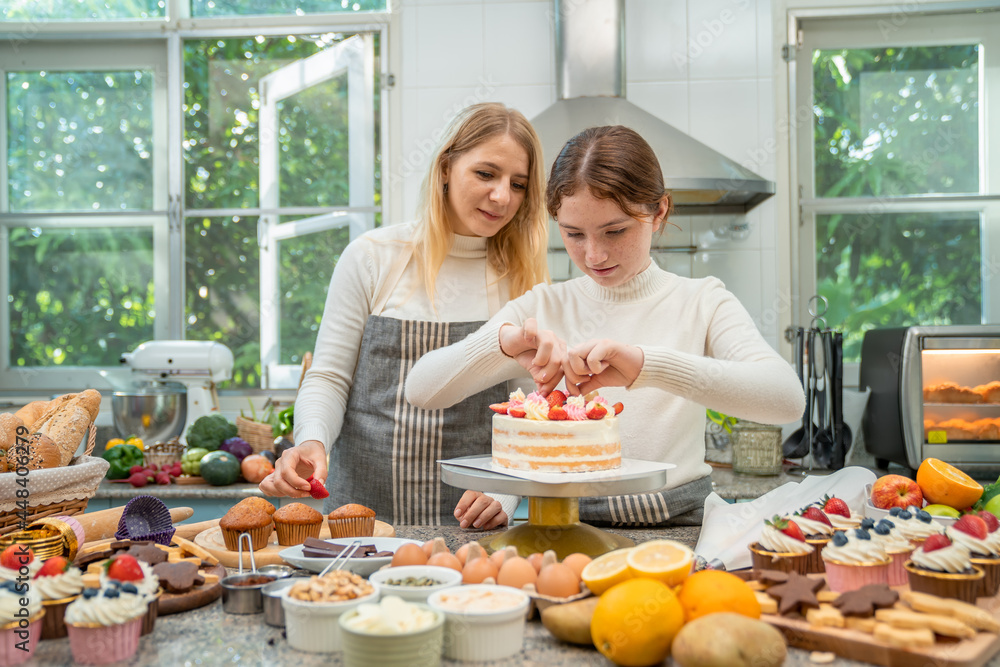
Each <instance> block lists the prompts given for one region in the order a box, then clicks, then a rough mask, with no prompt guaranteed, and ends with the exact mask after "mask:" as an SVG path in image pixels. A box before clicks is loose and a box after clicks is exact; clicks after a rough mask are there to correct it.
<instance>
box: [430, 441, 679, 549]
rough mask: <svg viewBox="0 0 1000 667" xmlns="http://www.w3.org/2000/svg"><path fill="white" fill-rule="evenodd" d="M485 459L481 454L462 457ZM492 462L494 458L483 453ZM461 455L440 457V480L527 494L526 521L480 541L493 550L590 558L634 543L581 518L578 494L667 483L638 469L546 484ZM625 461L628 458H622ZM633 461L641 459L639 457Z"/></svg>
mask: <svg viewBox="0 0 1000 667" xmlns="http://www.w3.org/2000/svg"><path fill="white" fill-rule="evenodd" d="M464 458H465V459H469V460H470V461H471V460H481V459H482V458H483V457H481V456H471V457H464ZM485 458H486V460H489V458H490V457H485ZM461 460H462V459H452V460H451V461H447V462H445V461H442V463H441V479H442V481H444V483H445V484H449V485H451V486H457V487H459V488H462V489H475V490H476V491H482V492H490V493H508V494H511V495H519V496H527V498H528V523H525V524H521V525H518V526H514V527H512V528H510V529H508V530H506V531H504V532H503V533H500V534H498V535H490V536H488V537H484V538H482V539H480V540H479V543H480V544H481V545H483V547H485V548H486V550H487V551H488V552H490V553H492V552H494V551H499V550H500V549H503V548H504V547H507V546H514V547H517V550H518V553H519V554H521V555H524V556H526V555H528V554H532V553H537V552H541V551H547V550H549V549H552V550H553V551H555V552H556V555H557V556H558V557H559V559H560V560H561V559H563V558H565V557H566V556H568V555H569V554H571V553H577V552H579V553H584V554H587V555H588V556H591V557H596V556H600V555H601V554H604V553H607V552H609V551H614V550H615V549H621V548H623V547H631V546H634V545H635V542H633V541H632V540H630V539H628V538H626V537H622V536H621V535H615V534H613V533H609V532H607V531H604V530H601V529H600V528H596V527H594V526H590V525H587V524H585V523H581V522H580V498H586V497H591V496H619V495H627V494H632V493H646V492H649V491H655V490H656V489H662V488H663V487H664V486H666V485H667V471H666V470H664V469H656V470H636V471H632V472H629V473H626V474H622V475H620V476H618V477H615V478H613V479H596V480H587V481H572V480H573V477H576V476H577V475H575V474H573V473H567V474H566V477H567V478H568V480H569V481H566V482H543V481H536V480H529V479H522V478H519V477H512V476H510V475H505V474H503V473H499V472H493V471H490V470H483V469H481V468H476V467H467V466H464V465H462V464H461V463H458V462H459V461H461ZM622 462H623V464H625V463H626V462H628V460H627V459H623V461H622ZM633 463H640V462H638V461H636V462H633Z"/></svg>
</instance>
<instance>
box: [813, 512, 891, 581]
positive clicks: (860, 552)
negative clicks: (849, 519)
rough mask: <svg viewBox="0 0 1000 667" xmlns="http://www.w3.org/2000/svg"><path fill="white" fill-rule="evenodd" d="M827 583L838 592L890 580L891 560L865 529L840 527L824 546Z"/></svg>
mask: <svg viewBox="0 0 1000 667" xmlns="http://www.w3.org/2000/svg"><path fill="white" fill-rule="evenodd" d="M822 555H823V564H824V565H825V566H826V584H827V586H829V587H830V590H832V591H834V592H836V593H844V592H847V591H854V590H857V589H859V588H861V587H862V586H867V585H868V584H884V583H886V582H888V580H889V564H890V563H891V562H892V559H891V558H889V555H888V554H886V552H885V549H884V548H883V547H882V546H881V545H880V544H878V543H876V542H875V541H874V540H873V539H872V536H871V533H869V532H868V531H867V530H865V529H864V528H855V529H854V530H850V531H843V530H838V531H837V532H835V533H834V534H833V538H832V539H831V540H830V544H828V545H826V547H825V548H824V549H823V554H822Z"/></svg>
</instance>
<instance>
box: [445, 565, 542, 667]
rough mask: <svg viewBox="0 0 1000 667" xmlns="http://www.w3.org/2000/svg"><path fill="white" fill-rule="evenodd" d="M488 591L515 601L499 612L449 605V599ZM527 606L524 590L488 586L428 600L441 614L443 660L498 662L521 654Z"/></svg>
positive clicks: (528, 600)
mask: <svg viewBox="0 0 1000 667" xmlns="http://www.w3.org/2000/svg"><path fill="white" fill-rule="evenodd" d="M490 592H493V593H496V594H498V595H503V596H508V595H509V596H512V597H514V598H516V599H517V602H516V603H515V604H513V605H510V606H506V607H503V608H500V609H478V608H469V609H462V610H457V609H455V608H454V606H453V605H451V604H448V600H455V599H462V598H469V597H476V596H479V595H482V594H483V593H490ZM530 603H531V598H529V597H528V594H527V593H525V592H524V591H520V590H518V589H516V588H511V587H509V586H496V585H490V584H474V585H468V586H459V587H457V588H449V589H445V590H443V591H438V592H436V593H434V594H432V595H431V596H430V597H429V598H427V605H428V606H429V607H430V608H431V609H433V610H435V611H440V612H442V613H443V614H444V617H445V622H444V657H446V658H449V659H451V660H476V661H483V660H500V659H502V658H507V657H510V656H512V655H516V654H518V653H520V652H521V648H522V647H523V645H524V623H525V620H526V619H527V614H528V607H529V606H530Z"/></svg>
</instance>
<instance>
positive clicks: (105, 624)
mask: <svg viewBox="0 0 1000 667" xmlns="http://www.w3.org/2000/svg"><path fill="white" fill-rule="evenodd" d="M147 606H148V603H147V602H146V599H145V598H144V597H143V596H142V595H141V594H140V593H139V589H138V588H136V586H135V585H134V584H131V583H124V584H122V583H119V582H118V581H116V580H112V581H110V582H108V585H107V586H102V587H101V588H88V589H85V590H84V592H83V595H81V596H80V597H79V598H77V599H76V600H75V601H73V602H72V603H71V604H70V605H69V607H68V608H67V609H66V626H67V628H68V630H69V645H70V650H72V652H73V659H74V660H75V661H76V662H80V663H84V664H90V665H99V664H105V663H109V662H117V661H118V660H126V659H128V658H131V657H132V656H133V655H135V652H136V649H138V648H139V633H140V631H141V630H142V618H143V616H144V615H145V614H146V608H147Z"/></svg>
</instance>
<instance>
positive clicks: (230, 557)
mask: <svg viewBox="0 0 1000 667" xmlns="http://www.w3.org/2000/svg"><path fill="white" fill-rule="evenodd" d="M395 536H396V529H395V528H393V527H392V526H390V525H389V524H387V523H385V522H384V521H378V520H377V519H376V521H375V534H374V535H372V537H395ZM329 538H330V528H329V527H328V526H327V524H326V522H323V527H322V528H321V529H320V531H319V539H321V540H325V539H329ZM361 539H364V538H361ZM194 543H195V544H197V545H198V546H200V547H203V548H204V549H205V550H206V551H208V552H209V553H210V554H212V555H213V556H215V557H216V558H218V559H219V563H220V564H221V565H225V566H226V567H239V566H240V557H239V553H237V552H236V551H230V550H229V549H227V548H226V542H225V540H224V539H223V538H222V529H221V528H219V527H218V526H215V527H213V528H209V529H208V530H204V531H202V532H200V533H198V535H197V536H195V538H194ZM287 548H288V547H285V546H281V545H280V544H278V533H277V532H272V533H271V543H270V544H268V545H267V546H266V547H264V548H263V549H261V550H260V551H254V552H253V559H254V563H255V564H256V565H257V567H260V566H261V565H286V563H285V561H284V559H283V558H282V557H281V555H280V554H281V552H282V551H284V550H285V549H287ZM243 567H244V568H249V567H250V554H249V553H248V552H246V551H244V552H243Z"/></svg>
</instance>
